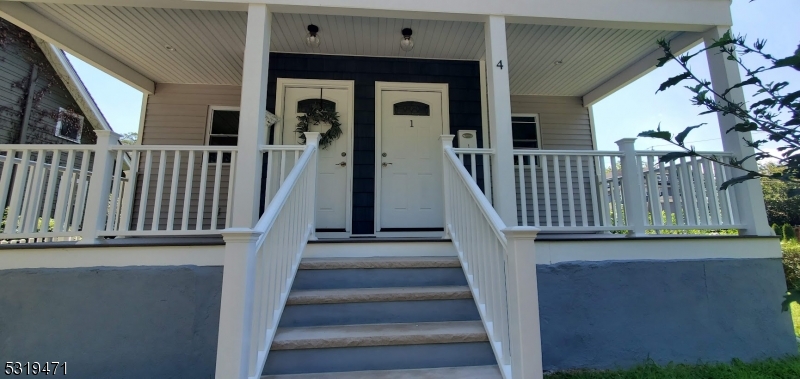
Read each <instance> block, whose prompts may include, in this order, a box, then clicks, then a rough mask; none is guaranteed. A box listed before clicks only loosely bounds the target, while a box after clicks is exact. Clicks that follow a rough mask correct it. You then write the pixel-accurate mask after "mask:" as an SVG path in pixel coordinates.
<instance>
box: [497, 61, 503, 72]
mask: <svg viewBox="0 0 800 379" xmlns="http://www.w3.org/2000/svg"><path fill="white" fill-rule="evenodd" d="M497 67H500V69H501V70H502V69H503V61H500V62H497Z"/></svg>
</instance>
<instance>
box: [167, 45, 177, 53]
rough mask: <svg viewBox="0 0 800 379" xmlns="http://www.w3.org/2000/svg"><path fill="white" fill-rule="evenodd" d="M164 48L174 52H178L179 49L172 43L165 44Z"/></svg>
mask: <svg viewBox="0 0 800 379" xmlns="http://www.w3.org/2000/svg"><path fill="white" fill-rule="evenodd" d="M164 48H165V49H167V50H169V51H172V52H176V51H177V50H176V49H175V48H174V47H172V45H164Z"/></svg>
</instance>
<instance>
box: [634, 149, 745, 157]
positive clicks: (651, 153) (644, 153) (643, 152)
mask: <svg viewBox="0 0 800 379" xmlns="http://www.w3.org/2000/svg"><path fill="white" fill-rule="evenodd" d="M676 151H680V150H675V151H670V150H660V151H659V150H656V151H653V150H637V151H636V155H639V156H662V155H665V154H669V153H674V152H676ZM696 153H697V154H701V155H716V156H718V157H732V156H733V153H728V152H725V151H696Z"/></svg>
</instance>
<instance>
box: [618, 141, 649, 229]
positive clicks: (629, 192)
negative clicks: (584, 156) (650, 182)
mask: <svg viewBox="0 0 800 379" xmlns="http://www.w3.org/2000/svg"><path fill="white" fill-rule="evenodd" d="M634 142H636V138H623V139H621V140H619V141H617V142H616V144H617V146H619V151H620V152H622V154H623V156H622V197H623V203H624V204H625V208H624V209H625V220H626V221H627V224H628V228H629V230H630V231H629V235H631V236H643V235H644V234H645V224H646V221H647V219H646V218H645V201H644V194H643V192H642V189H643V188H644V170H643V169H642V166H641V165H640V164H639V161H638V160H637V159H636V148H635V147H633V143H634ZM614 180H616V178H614Z"/></svg>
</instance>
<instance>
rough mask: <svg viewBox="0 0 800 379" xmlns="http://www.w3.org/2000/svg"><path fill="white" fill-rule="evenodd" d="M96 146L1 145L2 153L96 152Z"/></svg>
mask: <svg viewBox="0 0 800 379" xmlns="http://www.w3.org/2000/svg"><path fill="white" fill-rule="evenodd" d="M94 148H95V145H52V144H51V145H46V144H35V145H14V144H1V145H0V151H3V150H6V151H8V150H14V151H17V152H19V151H22V150H32V151H33V150H44V151H48V152H49V151H54V150H60V151H68V150H94Z"/></svg>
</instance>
